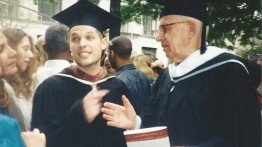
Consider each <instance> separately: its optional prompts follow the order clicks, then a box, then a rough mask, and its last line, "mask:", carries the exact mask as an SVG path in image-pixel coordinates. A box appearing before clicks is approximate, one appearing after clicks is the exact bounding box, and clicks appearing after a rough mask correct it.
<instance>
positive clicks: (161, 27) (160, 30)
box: [157, 21, 187, 36]
mask: <svg viewBox="0 0 262 147" xmlns="http://www.w3.org/2000/svg"><path fill="white" fill-rule="evenodd" d="M179 23H187V21H181V22H173V23H169V24H163V25H159V27H158V32H157V34H158V35H159V36H165V34H166V32H167V27H168V26H172V25H175V24H179Z"/></svg>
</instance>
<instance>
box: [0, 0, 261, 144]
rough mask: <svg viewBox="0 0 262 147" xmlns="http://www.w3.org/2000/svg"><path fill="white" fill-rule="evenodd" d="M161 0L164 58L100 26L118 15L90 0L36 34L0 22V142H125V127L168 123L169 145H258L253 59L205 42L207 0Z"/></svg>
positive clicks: (256, 71)
mask: <svg viewBox="0 0 262 147" xmlns="http://www.w3.org/2000/svg"><path fill="white" fill-rule="evenodd" d="M150 2H152V3H157V4H160V5H163V8H162V11H161V12H160V20H159V21H160V25H159V30H158V34H157V36H156V41H158V42H160V43H161V45H162V47H163V50H164V52H165V53H166V56H167V58H168V59H169V61H170V64H168V66H165V64H164V63H163V62H162V61H161V60H160V59H157V58H153V59H152V58H150V57H148V56H146V55H144V54H138V53H134V52H133V47H132V42H131V40H130V39H129V38H127V37H124V36H116V37H114V38H112V39H111V40H110V41H108V40H107V38H106V37H105V36H104V31H106V30H107V29H110V28H111V27H112V26H113V25H114V23H116V22H120V21H121V19H120V18H119V17H117V16H115V15H113V14H111V13H109V12H107V11H105V10H103V9H102V8H100V7H98V6H96V5H95V4H93V3H92V2H89V1H88V0H80V1H78V2H76V3H75V4H73V5H72V6H70V7H68V8H67V9H65V10H63V11H61V12H59V13H58V14H56V15H55V16H53V18H54V19H55V20H57V21H59V22H60V23H61V24H58V25H53V26H50V27H49V28H48V29H47V30H46V32H45V35H43V36H41V37H39V38H38V39H37V40H36V41H35V42H34V41H33V39H32V37H31V36H30V35H28V34H27V33H26V32H24V31H23V30H22V29H18V28H3V29H1V30H0V146H3V147H9V146H15V147H24V146H26V147H45V146H47V147H60V146H62V147H88V146H90V147H126V146H127V145H126V141H125V138H124V134H123V132H124V131H125V130H126V129H128V130H133V129H139V128H148V127H155V126H167V129H168V136H169V141H170V146H199V147H242V146H243V147H246V146H252V147H259V146H261V131H262V130H261V102H262V99H261V93H259V90H258V89H257V88H258V87H259V83H260V81H261V65H259V64H254V63H253V62H247V61H246V60H245V59H242V58H240V57H237V56H236V55H233V54H232V53H229V52H228V51H226V50H225V49H220V48H217V47H214V46H207V45H206V38H205V35H206V32H205V31H206V26H207V25H208V17H207V9H206V6H207V3H205V2H199V1H190V2H181V1H178V0H175V1H168V0H150Z"/></svg>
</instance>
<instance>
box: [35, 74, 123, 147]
mask: <svg viewBox="0 0 262 147" xmlns="http://www.w3.org/2000/svg"><path fill="white" fill-rule="evenodd" d="M61 73H63V74H68V75H72V74H71V73H70V72H68V71H67V70H66V69H65V70H63V71H62V72H61ZM97 86H98V87H99V88H100V89H109V90H110V93H109V94H108V95H106V96H105V97H104V98H103V101H108V102H113V103H116V104H121V105H122V101H121V96H122V95H125V94H126V93H127V89H126V87H125V85H124V83H123V82H122V81H120V80H119V79H117V78H115V77H114V78H110V79H108V80H106V81H103V82H100V83H98V84H97ZM91 89H92V87H91V86H90V85H88V84H84V83H81V82H79V81H77V80H75V79H72V78H69V77H64V76H61V75H54V76H52V77H50V78H48V79H47V80H45V81H44V82H43V83H42V84H41V85H40V86H39V87H38V88H37V90H36V92H35V96H34V102H33V112H32V123H31V128H39V129H40V131H41V132H44V133H45V135H46V139H47V147H126V143H125V140H124V136H123V131H124V130H122V129H118V128H114V127H109V126H107V125H106V121H105V120H104V119H103V118H102V114H101V113H100V114H99V115H98V116H97V117H96V118H95V120H94V121H93V122H92V123H91V124H88V122H87V121H86V120H85V117H84V114H83V110H82V99H83V98H84V96H85V95H86V94H87V93H88V92H89V91H90V90H91Z"/></svg>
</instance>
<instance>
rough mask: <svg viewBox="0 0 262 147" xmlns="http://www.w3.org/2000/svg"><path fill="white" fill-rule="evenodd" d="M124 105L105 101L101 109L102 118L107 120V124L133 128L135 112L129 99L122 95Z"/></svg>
mask: <svg viewBox="0 0 262 147" xmlns="http://www.w3.org/2000/svg"><path fill="white" fill-rule="evenodd" d="M122 102H123V104H124V106H121V105H117V104H114V103H110V102H105V103H104V105H103V108H102V109H101V111H102V113H104V114H103V118H104V119H105V120H107V125H109V126H113V127H117V128H122V129H135V126H136V112H135V109H134V108H133V106H132V104H131V103H130V102H129V100H128V99H127V98H126V97H125V96H124V95H123V96H122Z"/></svg>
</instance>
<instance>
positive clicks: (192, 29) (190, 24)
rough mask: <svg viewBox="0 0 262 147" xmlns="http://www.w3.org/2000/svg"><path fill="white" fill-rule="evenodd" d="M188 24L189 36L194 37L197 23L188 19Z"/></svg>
mask: <svg viewBox="0 0 262 147" xmlns="http://www.w3.org/2000/svg"><path fill="white" fill-rule="evenodd" d="M187 25H188V28H189V31H188V37H189V38H192V37H193V36H194V35H195V33H196V25H195V23H194V22H193V21H188V22H187Z"/></svg>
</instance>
